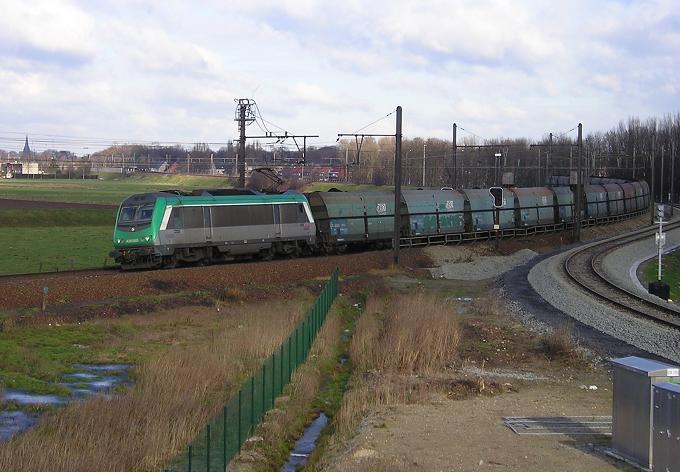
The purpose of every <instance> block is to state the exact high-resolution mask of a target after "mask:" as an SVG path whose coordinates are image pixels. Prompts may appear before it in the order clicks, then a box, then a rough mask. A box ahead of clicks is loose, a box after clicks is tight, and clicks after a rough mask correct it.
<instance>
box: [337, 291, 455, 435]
mask: <svg viewBox="0 0 681 473" xmlns="http://www.w3.org/2000/svg"><path fill="white" fill-rule="evenodd" d="M459 337H460V330H459V325H458V322H457V320H456V318H455V316H454V314H453V313H452V310H451V307H450V306H449V305H447V304H446V303H444V302H442V301H441V300H439V299H437V298H434V297H430V296H425V295H416V296H412V297H406V296H400V297H397V298H395V299H392V300H390V301H383V300H381V299H378V298H371V299H369V302H368V303H367V307H366V310H365V312H364V314H362V316H361V317H360V319H359V321H358V322H357V326H356V329H355V334H354V336H353V339H352V345H351V348H350V355H351V359H352V362H353V364H354V366H355V374H354V376H353V378H352V380H351V383H350V389H349V390H348V391H347V392H346V394H345V396H344V398H343V402H342V404H341V407H340V409H339V411H338V413H337V414H336V415H335V416H334V419H333V423H334V427H335V431H336V433H337V434H339V436H340V438H347V437H348V436H349V435H350V434H351V433H352V432H353V431H354V429H355V428H356V427H357V425H358V424H359V422H360V421H361V419H362V418H363V417H364V416H365V415H366V413H367V412H368V410H369V409H370V408H371V407H373V406H376V405H390V404H399V403H405V402H414V401H417V400H422V399H424V398H425V397H427V396H428V395H430V394H432V392H433V390H440V389H441V388H445V389H446V385H447V382H446V381H445V380H444V379H442V378H441V376H439V375H440V374H441V373H442V372H443V371H445V370H446V368H447V365H448V363H451V361H452V360H453V359H454V358H455V356H456V350H457V345H458V343H459Z"/></svg>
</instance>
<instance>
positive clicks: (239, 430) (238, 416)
mask: <svg viewBox="0 0 681 473" xmlns="http://www.w3.org/2000/svg"><path fill="white" fill-rule="evenodd" d="M241 391H243V389H239V403H238V406H239V408H238V409H237V423H236V424H237V436H236V438H237V441H238V442H239V451H241Z"/></svg>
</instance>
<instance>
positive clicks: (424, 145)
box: [421, 143, 426, 187]
mask: <svg viewBox="0 0 681 473" xmlns="http://www.w3.org/2000/svg"><path fill="white" fill-rule="evenodd" d="M421 187H426V144H425V143H423V174H422V176H421Z"/></svg>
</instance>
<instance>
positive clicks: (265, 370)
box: [260, 362, 267, 419]
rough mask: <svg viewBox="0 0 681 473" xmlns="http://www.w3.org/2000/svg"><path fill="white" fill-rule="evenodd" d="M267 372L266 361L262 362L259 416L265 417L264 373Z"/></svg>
mask: <svg viewBox="0 0 681 473" xmlns="http://www.w3.org/2000/svg"><path fill="white" fill-rule="evenodd" d="M266 372H267V362H264V363H263V364H262V396H261V397H262V408H261V413H260V418H261V419H263V418H264V417H265V373H266Z"/></svg>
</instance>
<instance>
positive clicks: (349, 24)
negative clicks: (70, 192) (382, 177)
mask: <svg viewBox="0 0 681 473" xmlns="http://www.w3.org/2000/svg"><path fill="white" fill-rule="evenodd" d="M1 8H2V12H1V13H0V64H1V66H0V148H3V149H15V150H19V149H21V148H22V147H23V142H21V143H19V142H18V141H16V142H15V141H12V139H17V137H20V139H23V134H29V138H31V136H37V137H40V135H42V138H43V141H44V142H43V143H39V142H36V143H35V144H34V146H33V148H34V149H37V150H38V151H40V150H41V148H46V147H57V148H59V149H70V150H72V151H75V152H77V153H79V154H85V153H89V152H94V151H95V150H96V148H98V147H99V148H101V147H104V146H103V145H104V144H107V143H109V142H113V141H116V142H119V143H123V142H148V141H159V142H178V143H192V142H210V143H212V142H216V143H219V142H226V141H227V140H230V139H236V138H238V132H237V127H236V123H235V122H234V114H235V107H236V104H235V102H234V99H235V98H241V97H248V98H252V99H254V100H255V101H256V102H257V104H258V108H259V110H260V113H261V114H262V117H263V118H264V119H265V120H267V121H268V122H269V123H271V125H268V129H269V130H270V131H275V132H277V131H280V130H281V129H284V130H287V131H288V132H289V133H297V134H312V135H320V137H319V138H315V139H310V140H309V141H308V143H309V144H312V145H317V146H323V145H327V144H333V143H335V141H336V137H337V133H345V132H355V131H356V130H358V129H360V128H362V127H364V126H365V125H367V124H369V123H371V122H373V121H375V120H377V119H379V118H381V117H383V116H385V115H387V114H388V113H390V112H392V111H394V110H395V108H396V107H397V106H398V105H401V106H402V108H403V119H404V121H403V133H404V135H405V136H406V137H410V138H413V137H419V136H420V137H433V138H444V139H451V133H452V131H451V130H452V123H453V122H456V123H457V124H458V125H459V126H460V127H461V128H462V131H460V132H459V136H460V137H463V136H465V135H466V134H467V133H468V132H469V131H470V132H473V133H475V134H477V135H478V136H480V137H484V138H495V137H501V136H503V137H528V138H531V139H539V138H541V137H542V136H543V135H544V134H545V133H548V132H554V133H560V132H564V131H566V130H570V129H571V128H573V127H574V126H575V125H576V124H577V123H578V122H580V121H581V122H582V123H583V124H584V131H585V133H588V132H590V131H596V130H607V129H609V128H611V127H613V126H615V125H616V124H617V123H618V122H619V121H620V120H626V119H627V118H628V117H630V116H639V117H642V118H643V117H648V116H661V115H663V114H665V113H678V112H679V3H678V1H677V0H669V1H668V0H630V1H607V0H602V1H598V2H594V1H591V0H571V1H525V0H514V1H510V0H507V1H502V0H498V1H497V0H492V1H482V0H471V1H469V0H423V1H404V0H389V1H383V0H373V1H358V0H344V1H342V2H338V1H336V2H332V1H315V0H299V1H292V0H276V1H275V0H272V1H270V0H246V1H242V0H229V1H222V2H217V1H215V2H213V1H203V2H186V1H174V0H166V1H158V2H153V1H137V0H115V1H110V2H107V1H97V2H91V1H83V2H79V1H58V0H45V1H42V0H37V1H29V0H16V1H15V0H3V2H2V7H1ZM394 117H395V115H391V116H390V117H388V118H386V119H384V120H381V121H379V122H377V123H376V124H375V125H372V126H370V127H368V128H366V129H365V130H364V132H371V133H394V130H395V128H394V126H395V123H394ZM275 124H276V125H275ZM277 127H279V128H277ZM463 130H466V131H463ZM248 133H249V134H261V133H262V131H261V130H260V129H259V128H257V124H253V125H251V126H249V128H248ZM46 135H59V136H67V137H87V138H93V139H95V140H93V141H92V142H91V143H89V144H88V145H85V144H83V142H82V141H77V140H75V139H70V138H69V139H67V138H57V137H54V138H53V140H54V143H48V142H49V139H45V137H46ZM10 138H12V139H10Z"/></svg>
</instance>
